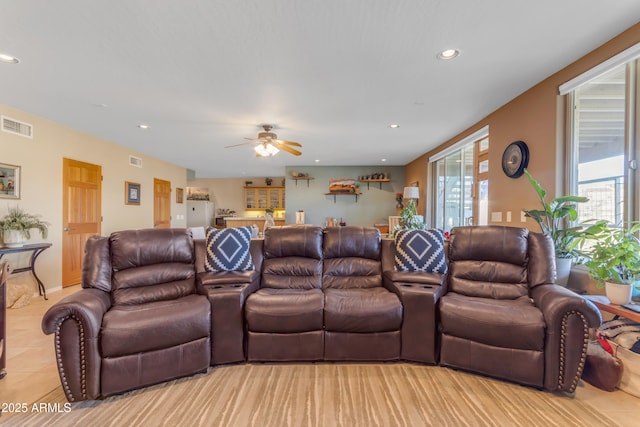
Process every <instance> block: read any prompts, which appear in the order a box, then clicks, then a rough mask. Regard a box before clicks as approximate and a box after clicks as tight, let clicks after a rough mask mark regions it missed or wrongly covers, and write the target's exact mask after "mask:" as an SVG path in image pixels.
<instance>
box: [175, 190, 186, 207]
mask: <svg viewBox="0 0 640 427" xmlns="http://www.w3.org/2000/svg"><path fill="white" fill-rule="evenodd" d="M176 203H184V188H176Z"/></svg>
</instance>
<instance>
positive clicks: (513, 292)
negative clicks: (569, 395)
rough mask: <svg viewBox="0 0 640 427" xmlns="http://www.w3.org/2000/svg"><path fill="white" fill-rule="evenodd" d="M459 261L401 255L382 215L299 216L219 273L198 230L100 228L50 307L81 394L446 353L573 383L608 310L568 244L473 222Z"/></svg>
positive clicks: (467, 364)
mask: <svg viewBox="0 0 640 427" xmlns="http://www.w3.org/2000/svg"><path fill="white" fill-rule="evenodd" d="M445 248H446V253H447V256H448V268H449V269H448V272H447V273H446V274H440V273H425V272H403V271H396V270H395V269H394V256H395V243H394V241H393V240H382V239H381V238H380V234H379V232H378V230H377V229H375V228H367V227H330V228H327V229H325V230H322V229H321V228H319V227H314V226H284V227H273V228H270V229H268V230H267V232H266V233H265V238H264V240H252V241H251V245H250V252H251V256H252V259H253V263H254V266H255V269H254V270H251V271H225V272H206V271H204V264H205V263H204V260H205V257H206V256H207V254H206V248H205V242H204V241H203V240H195V241H194V240H193V239H192V238H191V236H190V235H189V233H188V231H186V230H183V229H170V230H137V231H122V232H117V233H113V234H112V235H111V236H109V237H94V238H92V239H90V240H89V241H88V243H87V246H86V255H85V261H84V265H83V283H82V286H83V288H84V289H82V290H81V291H79V292H77V293H75V294H72V295H70V296H68V297H67V298H65V299H63V300H62V301H60V302H58V303H56V304H55V305H54V306H53V307H51V309H50V310H49V311H48V312H47V313H46V314H45V316H44V318H43V322H42V327H43V330H44V332H45V333H47V334H49V333H55V345H56V357H57V361H58V370H59V373H60V378H61V382H62V385H63V389H64V391H65V394H66V396H67V398H68V399H69V401H72V402H73V401H79V400H86V399H97V398H102V397H105V396H109V395H113V394H118V393H122V392H125V391H127V390H132V389H135V388H139V387H144V386H147V385H151V384H154V383H158V382H162V381H166V380H169V379H173V378H178V377H181V376H186V375H192V374H195V373H198V372H205V371H206V370H207V369H208V368H209V366H215V365H220V364H228V363H238V362H247V361H248V362H264V361H279V362H299V361H332V362H333V361H395V360H404V361H410V362H418V363H428V364H437V363H439V364H441V365H445V366H450V367H454V368H459V369H464V370H469V371H473V372H478V373H481V374H485V375H490V376H494V377H498V378H502V379H506V380H510V381H515V382H518V383H521V384H525V385H530V386H534V387H537V388H541V389H546V390H551V391H556V390H559V391H567V392H573V391H574V390H575V387H576V385H577V381H578V379H579V378H580V374H581V372H582V367H583V364H584V358H585V354H586V343H587V338H588V331H589V328H591V327H595V326H597V325H599V323H600V321H601V319H600V314H599V312H598V310H597V309H596V308H595V307H594V306H593V305H592V304H591V303H590V302H588V301H586V300H584V299H583V298H581V297H580V296H578V295H576V294H574V293H572V292H570V291H568V290H566V289H565V288H562V287H560V286H557V285H555V284H553V283H554V280H555V262H554V259H553V247H552V243H551V241H550V240H549V239H547V238H546V237H545V236H542V235H540V234H536V233H530V232H529V231H528V230H526V229H520V228H508V227H461V228H457V229H454V230H453V231H452V233H451V240H450V242H449V244H448V245H446V246H445Z"/></svg>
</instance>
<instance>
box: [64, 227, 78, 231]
mask: <svg viewBox="0 0 640 427" xmlns="http://www.w3.org/2000/svg"><path fill="white" fill-rule="evenodd" d="M72 230H75V228H69V227H65V228H63V229H62V231H72Z"/></svg>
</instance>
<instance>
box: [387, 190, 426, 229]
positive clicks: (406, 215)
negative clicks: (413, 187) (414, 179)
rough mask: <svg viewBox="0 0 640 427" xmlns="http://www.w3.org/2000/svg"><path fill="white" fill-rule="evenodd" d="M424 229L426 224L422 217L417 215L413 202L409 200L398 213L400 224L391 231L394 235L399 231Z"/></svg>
mask: <svg viewBox="0 0 640 427" xmlns="http://www.w3.org/2000/svg"><path fill="white" fill-rule="evenodd" d="M426 228H427V224H426V223H425V222H424V217H423V216H422V215H418V210H417V209H416V202H415V200H413V199H409V202H408V203H407V205H406V206H405V207H404V208H402V211H401V212H400V224H399V225H396V226H395V227H394V229H393V230H391V231H392V233H393V234H394V235H395V233H396V232H397V231H399V230H411V229H414V230H424V229H426Z"/></svg>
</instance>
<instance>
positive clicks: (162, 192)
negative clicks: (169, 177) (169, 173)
mask: <svg viewBox="0 0 640 427" xmlns="http://www.w3.org/2000/svg"><path fill="white" fill-rule="evenodd" d="M170 227H171V182H169V181H165V180H162V179H158V178H153V228H170Z"/></svg>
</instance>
